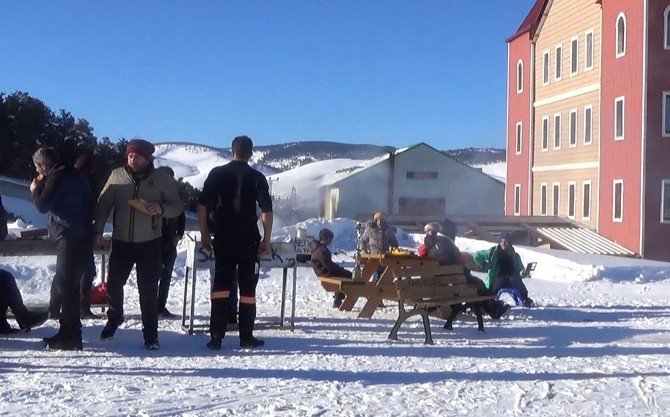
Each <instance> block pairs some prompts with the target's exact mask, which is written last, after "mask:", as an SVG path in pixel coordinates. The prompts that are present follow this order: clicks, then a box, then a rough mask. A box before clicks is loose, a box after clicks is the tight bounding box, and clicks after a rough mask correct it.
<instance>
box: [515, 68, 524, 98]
mask: <svg viewBox="0 0 670 417" xmlns="http://www.w3.org/2000/svg"><path fill="white" fill-rule="evenodd" d="M516 92H517V94H518V93H521V92H523V61H521V60H519V62H517V64H516Z"/></svg>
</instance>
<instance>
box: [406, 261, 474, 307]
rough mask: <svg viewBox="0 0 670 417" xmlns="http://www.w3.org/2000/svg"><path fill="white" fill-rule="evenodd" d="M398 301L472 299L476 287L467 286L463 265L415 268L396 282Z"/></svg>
mask: <svg viewBox="0 0 670 417" xmlns="http://www.w3.org/2000/svg"><path fill="white" fill-rule="evenodd" d="M395 286H396V289H397V291H398V299H401V300H402V299H421V300H428V299H451V298H462V297H472V296H474V295H476V293H477V289H476V287H474V286H472V285H469V284H467V282H466V279H465V274H464V270H463V267H462V266H461V265H446V266H438V267H433V268H414V269H413V270H412V271H411V273H410V271H408V274H407V276H404V275H403V276H401V279H398V280H396V281H395Z"/></svg>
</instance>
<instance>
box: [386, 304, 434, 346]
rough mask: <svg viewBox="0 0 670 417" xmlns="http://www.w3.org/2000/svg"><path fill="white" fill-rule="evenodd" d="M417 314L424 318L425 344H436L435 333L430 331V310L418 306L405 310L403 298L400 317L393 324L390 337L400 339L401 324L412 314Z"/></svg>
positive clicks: (399, 305) (399, 306)
mask: <svg viewBox="0 0 670 417" xmlns="http://www.w3.org/2000/svg"><path fill="white" fill-rule="evenodd" d="M417 314H418V315H420V316H421V319H422V320H423V332H424V334H425V336H426V339H425V340H424V344H426V345H434V344H435V342H433V335H432V333H431V332H430V318H429V317H428V311H427V310H424V309H422V308H417V307H414V308H413V309H411V310H410V311H407V310H405V306H404V303H403V302H402V300H400V301H399V302H398V319H397V320H396V321H395V323H394V324H393V328H392V329H391V333H389V335H388V339H389V340H398V330H400V326H401V325H402V324H403V323H404V322H405V320H407V319H408V318H410V317H412V316H416V315H417Z"/></svg>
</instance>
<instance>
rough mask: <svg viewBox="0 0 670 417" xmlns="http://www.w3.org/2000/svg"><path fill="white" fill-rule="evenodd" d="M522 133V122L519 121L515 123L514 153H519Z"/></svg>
mask: <svg viewBox="0 0 670 417" xmlns="http://www.w3.org/2000/svg"><path fill="white" fill-rule="evenodd" d="M522 135H523V124H522V123H521V122H519V123H517V124H516V154H517V155H519V154H520V153H521V139H522Z"/></svg>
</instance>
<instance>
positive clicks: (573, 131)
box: [569, 109, 577, 146]
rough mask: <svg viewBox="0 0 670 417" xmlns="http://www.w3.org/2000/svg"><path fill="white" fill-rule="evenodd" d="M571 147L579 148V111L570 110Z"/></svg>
mask: <svg viewBox="0 0 670 417" xmlns="http://www.w3.org/2000/svg"><path fill="white" fill-rule="evenodd" d="M569 125H570V126H569V127H570V132H569V137H570V146H577V109H573V110H570V120H569Z"/></svg>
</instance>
